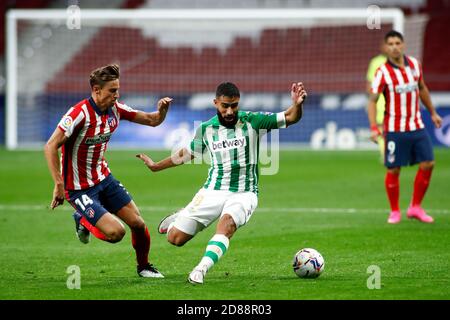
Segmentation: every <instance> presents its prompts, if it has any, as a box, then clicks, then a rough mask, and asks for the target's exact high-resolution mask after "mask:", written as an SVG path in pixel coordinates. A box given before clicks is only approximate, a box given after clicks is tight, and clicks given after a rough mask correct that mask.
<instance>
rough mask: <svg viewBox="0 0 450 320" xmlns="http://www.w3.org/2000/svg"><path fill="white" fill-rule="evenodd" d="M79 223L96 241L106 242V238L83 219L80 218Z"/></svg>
mask: <svg viewBox="0 0 450 320" xmlns="http://www.w3.org/2000/svg"><path fill="white" fill-rule="evenodd" d="M80 223H81V224H82V225H83V226H84V227H85V228H86V229H88V230H89V232H90V233H92V234H93V235H94V236H95V237H96V238H97V239H100V240H103V241H108V238H107V237H106V236H105V234H104V233H103V232H101V231H100V229H99V228H97V227H95V226H93V225H92V224H91V223H90V222H89V221H88V220H87V219H86V218H85V217H81V220H80Z"/></svg>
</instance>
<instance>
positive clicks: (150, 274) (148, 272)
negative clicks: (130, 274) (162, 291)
mask: <svg viewBox="0 0 450 320" xmlns="http://www.w3.org/2000/svg"><path fill="white" fill-rule="evenodd" d="M137 273H138V275H139V277H142V278H164V276H163V275H162V273H161V272H159V271H158V269H156V267H155V266H154V265H153V264H150V263H148V264H147V265H146V266H144V267H139V266H138V267H137Z"/></svg>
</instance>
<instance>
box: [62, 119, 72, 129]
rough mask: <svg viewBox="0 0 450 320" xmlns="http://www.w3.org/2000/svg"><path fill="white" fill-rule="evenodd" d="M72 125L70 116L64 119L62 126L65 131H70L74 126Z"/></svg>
mask: <svg viewBox="0 0 450 320" xmlns="http://www.w3.org/2000/svg"><path fill="white" fill-rule="evenodd" d="M72 123H73V120H72V118H71V117H70V116H64V118H62V121H61V125H62V126H63V127H64V128H65V129H69V128H70V127H71V126H72Z"/></svg>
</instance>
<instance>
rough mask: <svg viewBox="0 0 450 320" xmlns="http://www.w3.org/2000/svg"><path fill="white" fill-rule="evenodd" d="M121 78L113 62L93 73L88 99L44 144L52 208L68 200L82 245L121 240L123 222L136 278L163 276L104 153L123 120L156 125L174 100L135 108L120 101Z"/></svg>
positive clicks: (136, 214) (138, 218)
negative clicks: (148, 108) (133, 255)
mask: <svg viewBox="0 0 450 320" xmlns="http://www.w3.org/2000/svg"><path fill="white" fill-rule="evenodd" d="M119 76H120V70H119V66H118V65H116V64H111V65H107V66H104V67H100V68H98V69H95V70H94V71H92V73H91V75H90V85H91V96H90V97H89V98H87V99H84V100H82V101H80V102H79V103H77V104H76V105H74V106H73V107H72V108H70V109H69V110H68V112H67V113H66V114H65V115H64V116H63V117H62V119H61V121H60V122H59V124H58V126H57V128H56V129H55V131H54V132H53V134H52V136H51V137H50V139H49V140H48V142H47V144H46V145H45V150H44V152H45V157H46V159H47V163H48V167H49V170H50V173H51V175H52V178H53V181H54V183H55V187H54V190H53V199H52V202H51V208H52V209H54V208H56V207H57V206H59V205H61V204H63V202H64V198H66V199H67V200H68V201H69V203H70V204H71V205H72V206H73V207H74V208H75V209H76V212H75V213H74V219H75V227H76V232H77V235H78V238H79V239H80V241H81V242H83V243H87V242H89V236H90V233H92V234H93V235H94V236H96V237H97V238H99V239H101V240H104V241H107V242H110V243H116V242H119V241H120V240H122V238H123V237H124V235H125V227H124V225H123V224H122V222H121V221H123V222H125V223H126V224H127V225H128V226H129V227H130V229H131V241H132V246H133V248H134V249H135V251H136V260H137V273H138V275H139V276H141V277H152V278H163V275H162V274H161V273H160V272H159V271H158V270H157V269H156V268H155V267H154V266H153V264H150V263H149V260H148V255H149V251H150V234H149V232H148V228H147V226H146V225H145V222H144V220H143V219H142V217H141V215H140V214H139V210H138V208H137V206H136V204H135V203H134V201H133V200H132V198H131V196H130V195H129V193H128V192H127V190H126V189H125V187H124V186H123V185H122V184H121V183H120V182H119V181H117V180H116V179H115V178H114V177H113V175H112V174H111V171H110V169H109V168H108V164H107V162H106V160H105V158H104V153H105V151H106V148H107V145H108V141H109V139H110V137H111V135H112V134H113V133H114V132H115V131H116V130H117V127H118V125H119V122H120V121H121V120H128V121H131V122H135V123H138V124H142V125H147V126H152V127H155V126H158V125H160V124H161V123H162V122H163V121H164V119H165V117H166V113H167V111H168V108H169V106H170V103H171V101H172V99H171V98H168V97H165V98H162V99H160V100H159V101H158V106H157V108H158V110H157V111H155V112H149V113H147V112H142V111H138V110H134V109H132V108H130V107H128V106H127V105H125V104H121V103H119V102H118V99H119ZM60 148H61V160H60V159H59V154H58V153H59V149H60ZM61 169H62V170H61ZM118 218H120V219H118Z"/></svg>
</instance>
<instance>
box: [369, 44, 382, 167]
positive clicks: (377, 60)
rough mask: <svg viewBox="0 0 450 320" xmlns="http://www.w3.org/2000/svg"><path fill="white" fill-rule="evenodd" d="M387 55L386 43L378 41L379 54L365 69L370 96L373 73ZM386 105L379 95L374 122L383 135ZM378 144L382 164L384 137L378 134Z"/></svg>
mask: <svg viewBox="0 0 450 320" xmlns="http://www.w3.org/2000/svg"><path fill="white" fill-rule="evenodd" d="M386 60H387V55H386V42H385V41H384V39H382V40H381V41H380V53H379V54H378V55H376V56H374V57H373V58H372V59H370V61H369V66H368V67H367V74H366V79H367V82H366V91H367V93H368V94H369V95H370V93H371V91H372V81H373V78H374V77H375V72H376V71H377V69H378V68H379V67H380V66H381V65H383V64H385V63H386ZM385 104H386V100H384V96H382V95H380V96H379V97H378V101H377V116H376V121H377V125H378V130H380V132H381V133H383V120H384V107H385ZM377 143H378V149H379V151H380V161H381V162H382V163H383V162H384V136H383V135H382V134H380V135H379V136H378V139H377Z"/></svg>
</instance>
